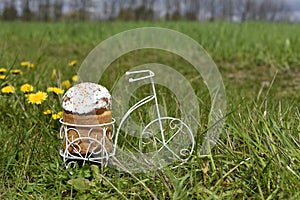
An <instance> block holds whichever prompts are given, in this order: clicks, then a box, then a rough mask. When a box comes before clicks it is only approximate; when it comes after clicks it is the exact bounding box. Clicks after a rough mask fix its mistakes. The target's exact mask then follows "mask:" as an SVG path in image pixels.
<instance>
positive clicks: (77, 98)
mask: <svg viewBox="0 0 300 200" xmlns="http://www.w3.org/2000/svg"><path fill="white" fill-rule="evenodd" d="M62 107H63V109H64V110H66V111H70V112H73V113H78V114H85V113H89V112H92V111H93V110H95V109H100V108H105V109H107V110H111V95H110V93H109V91H108V90H107V89H106V88H105V87H104V86H102V85H98V84H95V83H91V82H84V83H80V84H77V85H74V86H73V87H71V88H70V89H69V90H68V91H67V92H66V93H65V94H64V96H63V99H62Z"/></svg>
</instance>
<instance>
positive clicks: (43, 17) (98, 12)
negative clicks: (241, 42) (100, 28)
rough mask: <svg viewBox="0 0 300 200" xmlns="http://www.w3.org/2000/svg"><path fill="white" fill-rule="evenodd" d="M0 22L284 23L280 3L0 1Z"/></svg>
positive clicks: (226, 0) (244, 0)
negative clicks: (153, 21) (150, 21)
mask: <svg viewBox="0 0 300 200" xmlns="http://www.w3.org/2000/svg"><path fill="white" fill-rule="evenodd" d="M0 9H1V15H0V18H1V19H2V20H23V21H86V20H95V21H100V20H128V21H129V20H202V21H214V20H227V21H240V22H243V21H247V20H252V21H256V20H261V21H282V20H288V19H289V16H288V14H287V13H288V12H287V11H288V9H289V8H288V7H287V5H286V4H285V2H284V1H283V0H0Z"/></svg>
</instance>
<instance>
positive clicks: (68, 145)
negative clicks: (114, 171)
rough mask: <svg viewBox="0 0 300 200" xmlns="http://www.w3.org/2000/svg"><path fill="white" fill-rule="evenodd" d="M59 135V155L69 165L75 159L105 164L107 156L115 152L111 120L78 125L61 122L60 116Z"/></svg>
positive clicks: (113, 121)
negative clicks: (60, 140) (60, 144)
mask: <svg viewBox="0 0 300 200" xmlns="http://www.w3.org/2000/svg"><path fill="white" fill-rule="evenodd" d="M59 122H60V123H61V128H60V137H61V139H62V146H61V149H60V155H61V157H62V158H63V161H64V163H65V164H66V166H67V165H69V164H70V163H73V162H75V161H76V160H77V161H78V160H81V161H83V164H84V163H85V162H86V161H89V162H94V163H102V164H107V162H108V160H109V157H111V156H113V155H114V154H115V147H116V140H115V141H113V138H117V137H114V124H115V119H114V118H113V119H112V122H110V123H105V124H96V125H80V124H70V123H66V122H63V119H62V118H61V119H60V120H59Z"/></svg>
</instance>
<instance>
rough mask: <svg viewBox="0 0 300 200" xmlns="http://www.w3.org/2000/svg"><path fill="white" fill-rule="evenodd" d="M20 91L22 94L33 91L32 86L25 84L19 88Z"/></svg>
mask: <svg viewBox="0 0 300 200" xmlns="http://www.w3.org/2000/svg"><path fill="white" fill-rule="evenodd" d="M20 90H21V91H22V92H24V93H26V92H32V91H33V86H32V85H30V84H28V83H25V84H23V85H22V86H21V87H20Z"/></svg>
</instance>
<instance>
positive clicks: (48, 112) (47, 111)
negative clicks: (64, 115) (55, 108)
mask: <svg viewBox="0 0 300 200" xmlns="http://www.w3.org/2000/svg"><path fill="white" fill-rule="evenodd" d="M51 113H52V112H51V110H50V109H47V110H45V111H44V112H43V114H44V115H50V114H51Z"/></svg>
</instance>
